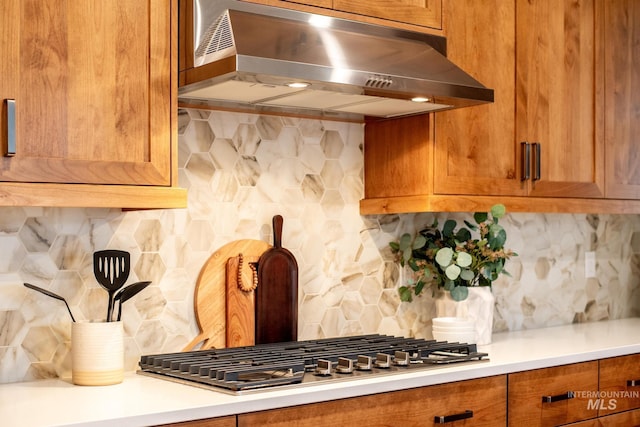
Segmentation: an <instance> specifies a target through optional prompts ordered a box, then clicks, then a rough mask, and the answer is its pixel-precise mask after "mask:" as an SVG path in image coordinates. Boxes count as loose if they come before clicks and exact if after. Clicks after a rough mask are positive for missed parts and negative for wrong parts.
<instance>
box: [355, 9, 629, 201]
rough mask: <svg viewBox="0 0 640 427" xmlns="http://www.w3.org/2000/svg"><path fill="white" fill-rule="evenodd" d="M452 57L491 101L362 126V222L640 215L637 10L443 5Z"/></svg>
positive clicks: (449, 51)
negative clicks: (493, 211)
mask: <svg viewBox="0 0 640 427" xmlns="http://www.w3.org/2000/svg"><path fill="white" fill-rule="evenodd" d="M443 23H444V25H443V27H444V28H443V34H444V35H445V36H446V37H447V52H448V57H449V59H451V60H452V61H453V62H454V63H456V64H457V65H458V66H460V67H461V68H462V69H464V70H465V71H467V72H468V73H469V74H471V75H472V76H473V77H475V78H476V79H477V80H478V81H480V82H481V83H482V84H484V85H486V86H487V87H490V88H493V89H494V91H495V102H494V103H492V104H486V105H480V106H474V107H469V108H463V109H459V110H452V111H445V112H438V113H435V114H432V115H431V116H430V117H426V116H425V117H409V118H402V119H396V120H389V121H387V122H380V121H371V122H370V123H367V125H366V128H365V198H364V200H362V201H361V203H360V212H361V213H362V214H379V213H397V212H419V211H463V212H465V211H475V210H484V209H488V208H489V207H490V206H491V205H492V204H494V203H504V204H505V205H506V206H507V209H508V210H509V211H511V212H602V213H639V212H640V157H638V153H637V149H636V148H635V147H637V146H638V143H639V142H640V141H638V138H640V120H638V117H637V116H638V111H640V77H639V74H638V72H637V71H636V70H637V67H636V66H635V64H636V63H637V62H638V61H639V60H640V59H639V58H640V44H638V43H637V42H635V40H636V39H637V37H636V33H637V27H638V23H640V6H639V5H638V2H634V1H633V0H621V1H615V2H609V1H604V0H576V1H571V2H555V1H551V0H510V1H501V0H487V1H483V2H477V1H473V0H455V1H447V2H444V3H443Z"/></svg>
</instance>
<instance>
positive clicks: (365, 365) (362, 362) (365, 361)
mask: <svg viewBox="0 0 640 427" xmlns="http://www.w3.org/2000/svg"><path fill="white" fill-rule="evenodd" d="M356 369H357V370H359V371H370V370H371V357H370V356H358V361H357V362H356Z"/></svg>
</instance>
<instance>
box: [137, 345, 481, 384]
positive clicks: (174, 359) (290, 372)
mask: <svg viewBox="0 0 640 427" xmlns="http://www.w3.org/2000/svg"><path fill="white" fill-rule="evenodd" d="M487 356H488V355H487V354H486V353H479V352H478V351H477V347H476V345H475V344H465V343H449V342H442V341H434V340H424V339H420V338H403V337H395V336H388V335H378V334H373V335H361V336H355V337H341V338H326V339H318V340H308V341H295V342H284V343H272V344H260V345H256V346H248V347H235V348H222V349H212V350H196V351H190V352H182V353H166V354H155V355H144V356H142V357H141V358H140V362H139V365H140V370H139V371H138V372H139V373H140V374H146V375H152V376H157V377H160V378H164V379H169V380H175V381H180V382H185V383H187V384H193V385H200V386H206V387H219V388H222V389H226V390H230V391H232V392H239V391H244V390H253V389H260V388H265V387H273V386H280V385H287V384H298V383H301V382H303V381H304V382H307V381H317V380H323V381H324V380H332V379H341V380H344V379H350V378H356V377H357V378H362V377H363V376H366V375H384V374H389V373H393V372H403V371H406V370H407V369H421V368H422V369H424V368H427V367H429V366H433V365H441V364H449V363H460V362H468V361H474V360H482V359H483V358H485V357H487ZM336 368H337V369H336Z"/></svg>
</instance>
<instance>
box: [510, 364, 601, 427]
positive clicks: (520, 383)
mask: <svg viewBox="0 0 640 427" xmlns="http://www.w3.org/2000/svg"><path fill="white" fill-rule="evenodd" d="M508 389H509V394H508V405H507V407H508V415H507V419H508V421H509V424H508V425H509V426H512V427H519V426H528V427H535V426H541V427H542V426H555V425H559V424H566V423H571V422H575V421H580V420H586V419H589V418H595V417H596V416H597V415H598V413H597V409H593V408H589V406H588V399H587V398H585V397H582V396H580V394H577V395H576V397H574V398H565V397H567V393H569V392H572V391H578V390H579V391H597V390H598V362H597V361H593V362H584V363H576V364H573V365H565V366H558V367H553V368H545V369H536V370H532V371H526V372H518V373H515V374H509V380H508ZM563 396H564V397H563ZM547 398H548V399H547ZM544 399H547V400H550V401H549V402H546V401H545V402H543V400H544Z"/></svg>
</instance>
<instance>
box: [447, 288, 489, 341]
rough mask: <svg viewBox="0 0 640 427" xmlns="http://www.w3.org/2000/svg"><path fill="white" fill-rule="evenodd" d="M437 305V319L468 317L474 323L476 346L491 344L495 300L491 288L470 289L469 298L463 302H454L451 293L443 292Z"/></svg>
mask: <svg viewBox="0 0 640 427" xmlns="http://www.w3.org/2000/svg"><path fill="white" fill-rule="evenodd" d="M435 303H436V316H437V317H467V318H469V319H471V320H473V322H474V325H475V330H476V344H478V345H485V344H491V334H492V332H493V309H494V306H495V298H494V296H493V293H491V288H490V287H488V286H474V287H469V296H468V297H467V299H465V300H463V301H454V300H453V298H451V294H450V293H449V292H447V291H441V292H439V294H438V296H437V297H436V299H435Z"/></svg>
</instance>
